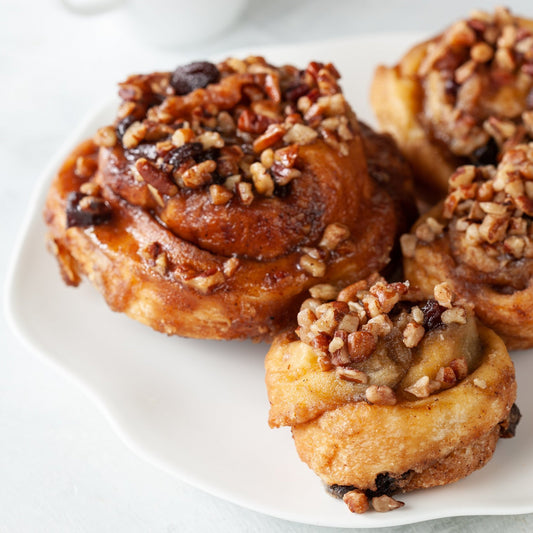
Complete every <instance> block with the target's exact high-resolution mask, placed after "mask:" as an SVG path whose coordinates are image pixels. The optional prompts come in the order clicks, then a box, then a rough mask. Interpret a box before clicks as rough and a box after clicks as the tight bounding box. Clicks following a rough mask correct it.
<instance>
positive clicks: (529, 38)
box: [403, 7, 533, 164]
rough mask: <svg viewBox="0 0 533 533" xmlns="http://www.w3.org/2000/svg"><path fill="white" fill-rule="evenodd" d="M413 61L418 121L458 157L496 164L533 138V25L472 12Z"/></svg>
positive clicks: (498, 13)
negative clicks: (418, 93) (418, 88)
mask: <svg viewBox="0 0 533 533" xmlns="http://www.w3.org/2000/svg"><path fill="white" fill-rule="evenodd" d="M410 57H411V61H404V64H403V67H404V68H405V69H407V70H409V69H412V70H413V72H411V74H412V75H415V76H417V77H418V78H419V79H420V81H421V87H422V92H423V95H422V106H421V109H420V117H421V121H422V123H423V124H424V125H425V127H426V128H427V130H428V132H429V133H430V134H431V135H432V136H434V138H435V139H436V140H437V141H439V142H441V143H443V144H444V145H445V146H446V147H447V149H448V150H449V151H450V152H451V153H452V154H453V155H455V156H459V157H464V158H467V159H468V160H470V161H471V162H473V163H476V164H494V163H495V162H496V161H497V157H498V154H500V153H501V152H502V151H504V150H505V149H506V147H507V146H509V145H513V144H516V143H518V142H522V141H524V140H526V141H527V140H530V139H532V138H533V22H531V21H528V20H525V19H521V18H518V17H515V16H513V15H512V14H511V13H510V12H509V10H508V9H506V8H502V7H500V8H496V9H495V11H494V13H492V14H491V13H487V12H484V11H473V12H472V13H471V15H470V17H469V18H468V19H466V20H460V21H458V22H456V23H455V24H453V25H452V26H450V27H449V28H448V29H447V30H446V31H445V32H444V33H442V34H441V35H440V36H439V37H437V38H435V39H433V40H431V41H429V42H428V43H426V44H425V45H424V46H422V47H417V48H415V49H414V50H413V51H412V52H411V54H410Z"/></svg>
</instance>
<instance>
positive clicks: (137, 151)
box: [124, 143, 157, 161]
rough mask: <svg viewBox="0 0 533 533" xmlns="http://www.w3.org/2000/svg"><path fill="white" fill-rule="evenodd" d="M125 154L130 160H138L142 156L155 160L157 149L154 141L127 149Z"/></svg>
mask: <svg viewBox="0 0 533 533" xmlns="http://www.w3.org/2000/svg"><path fill="white" fill-rule="evenodd" d="M124 155H125V156H126V159H127V160H128V161H136V160H137V159H139V158H141V157H144V158H146V159H150V160H151V161H155V160H156V159H157V149H156V146H155V144H153V143H141V144H138V145H137V146H136V147H135V148H129V149H128V150H125V151H124Z"/></svg>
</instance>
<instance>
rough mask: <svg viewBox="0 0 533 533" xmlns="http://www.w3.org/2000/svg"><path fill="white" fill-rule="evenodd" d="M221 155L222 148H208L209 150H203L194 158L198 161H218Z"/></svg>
mask: <svg viewBox="0 0 533 533" xmlns="http://www.w3.org/2000/svg"><path fill="white" fill-rule="evenodd" d="M219 155H220V148H207V150H203V151H202V152H201V153H200V154H199V155H198V156H196V157H195V158H194V159H195V161H196V162H197V163H202V162H203V161H209V160H213V161H216V160H217V159H218V156H219Z"/></svg>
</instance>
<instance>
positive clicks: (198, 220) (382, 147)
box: [45, 57, 411, 339]
mask: <svg viewBox="0 0 533 533" xmlns="http://www.w3.org/2000/svg"><path fill="white" fill-rule="evenodd" d="M338 79H339V73H338V72H337V71H336V69H335V67H334V66H333V65H332V64H323V63H316V62H312V63H310V64H309V65H308V66H307V68H306V69H303V70H300V69H297V68H295V67H292V66H283V67H279V68H278V67H274V66H272V65H270V64H268V63H267V62H266V61H265V60H264V59H263V58H259V57H250V58H248V59H245V60H240V59H236V58H230V59H228V60H226V61H224V62H222V63H219V64H218V65H215V64H212V63H208V62H196V63H191V64H189V65H185V66H183V67H179V68H177V69H176V70H175V71H174V72H166V73H153V74H148V75H134V76H131V77H129V78H128V79H127V80H126V81H125V82H123V83H121V84H120V90H119V95H120V97H121V99H122V102H121V104H120V107H119V108H118V112H117V116H116V119H115V121H114V122H113V124H111V125H108V126H104V127H102V128H100V129H99V130H98V131H97V132H96V134H95V136H94V138H93V139H92V140H88V141H86V142H84V143H83V144H81V145H80V146H79V147H78V148H77V149H76V150H74V152H73V153H72V154H71V155H70V156H69V158H68V159H67V160H66V161H65V163H64V164H63V166H62V168H61V169H60V171H59V173H58V175H57V177H56V179H55V180H54V182H53V183H52V186H51V188H50V192H49V195H48V199H47V203H46V209H45V219H46V223H47V224H48V228H49V235H48V242H49V247H50V249H51V250H52V252H53V253H54V254H55V256H56V257H57V259H58V261H59V265H60V267H61V271H62V274H63V277H64V279H65V281H66V282H67V283H68V284H70V285H77V284H78V283H79V282H80V280H81V278H82V276H86V277H88V278H89V279H90V280H91V282H92V283H93V284H94V285H95V286H96V287H97V288H98V289H99V290H100V291H101V293H102V294H103V296H104V297H105V299H106V301H107V303H108V304H109V305H110V307H111V308H112V309H113V310H115V311H122V312H125V313H127V314H128V315H129V316H131V317H133V318H135V319H137V320H139V321H141V322H143V323H145V324H148V325H149V326H151V327H153V328H154V329H156V330H159V331H162V332H165V333H167V334H178V335H184V336H190V337H200V338H213V339H244V338H254V339H262V338H270V337H271V336H272V335H273V334H275V333H277V332H278V331H280V329H282V328H284V327H286V326H287V324H288V323H289V322H290V321H291V320H292V319H293V317H294V315H295V312H296V309H297V308H298V306H299V305H300V304H301V302H302V300H303V299H304V298H305V294H306V292H307V289H308V288H309V287H310V286H311V285H314V284H316V283H317V282H328V283H333V284H346V283H349V282H352V281H355V280H357V279H360V278H361V277H364V276H367V275H368V274H369V273H370V272H371V271H372V270H375V269H377V270H380V269H382V268H383V267H384V266H385V265H387V263H388V262H389V256H390V251H391V249H392V247H393V244H394V242H395V239H396V238H397V236H398V234H399V232H402V231H405V230H406V228H405V225H406V217H405V212H406V209H407V210H408V206H409V205H411V204H410V202H411V200H410V196H411V195H410V192H409V190H410V187H411V176H410V170H409V167H408V166H407V163H406V162H405V161H404V160H403V159H402V157H401V155H400V154H399V151H398V150H397V148H396V147H395V146H394V144H393V143H392V142H391V141H390V140H389V139H387V138H386V137H383V136H380V135H377V134H375V133H373V132H372V131H371V130H369V129H368V128H360V126H359V124H358V122H357V119H356V117H355V115H354V113H353V111H352V110H351V108H350V106H349V105H348V103H347V102H346V100H345V98H344V96H343V94H342V91H341V89H340V86H339V82H338ZM385 187H386V188H387V189H388V190H390V191H391V192H390V194H389V192H387V191H386V190H385Z"/></svg>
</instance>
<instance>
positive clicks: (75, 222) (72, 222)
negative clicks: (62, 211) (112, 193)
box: [66, 191, 111, 228]
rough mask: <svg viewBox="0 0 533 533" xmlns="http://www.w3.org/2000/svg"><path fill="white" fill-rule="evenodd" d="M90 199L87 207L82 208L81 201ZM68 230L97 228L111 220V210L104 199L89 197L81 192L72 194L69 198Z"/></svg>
mask: <svg viewBox="0 0 533 533" xmlns="http://www.w3.org/2000/svg"><path fill="white" fill-rule="evenodd" d="M84 198H90V200H89V201H87V202H85V204H86V205H84V206H83V207H82V206H80V202H81V200H83V199H84ZM66 214H67V228H70V227H73V226H77V227H86V226H97V225H99V224H105V223H106V222H109V220H110V219H111V208H110V207H109V205H108V204H107V202H106V201H105V200H103V199H102V198H96V197H94V196H87V195H86V194H83V193H81V192H76V191H74V192H71V193H70V194H69V195H68V197H67V208H66Z"/></svg>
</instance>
